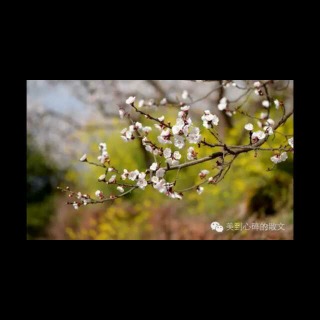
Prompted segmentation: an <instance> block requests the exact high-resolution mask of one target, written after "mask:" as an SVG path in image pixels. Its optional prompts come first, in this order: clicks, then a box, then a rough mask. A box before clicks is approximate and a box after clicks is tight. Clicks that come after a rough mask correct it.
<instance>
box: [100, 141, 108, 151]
mask: <svg viewBox="0 0 320 320" xmlns="http://www.w3.org/2000/svg"><path fill="white" fill-rule="evenodd" d="M99 150H100V151H101V152H103V151H107V144H106V143H100V144H99Z"/></svg>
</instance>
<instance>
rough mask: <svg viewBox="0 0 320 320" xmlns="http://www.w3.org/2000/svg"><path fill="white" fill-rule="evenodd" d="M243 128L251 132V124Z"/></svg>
mask: <svg viewBox="0 0 320 320" xmlns="http://www.w3.org/2000/svg"><path fill="white" fill-rule="evenodd" d="M244 128H245V129H246V130H248V131H252V130H253V124H251V123H248V124H246V125H245V127H244Z"/></svg>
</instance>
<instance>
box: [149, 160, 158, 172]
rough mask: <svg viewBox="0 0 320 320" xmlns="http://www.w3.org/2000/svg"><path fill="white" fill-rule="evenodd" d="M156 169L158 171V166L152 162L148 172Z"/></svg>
mask: <svg viewBox="0 0 320 320" xmlns="http://www.w3.org/2000/svg"><path fill="white" fill-rule="evenodd" d="M157 169H158V164H157V163H156V162H154V163H153V164H152V166H151V167H150V170H151V171H157Z"/></svg>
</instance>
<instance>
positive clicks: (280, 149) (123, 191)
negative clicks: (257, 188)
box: [58, 80, 294, 210]
mask: <svg viewBox="0 0 320 320" xmlns="http://www.w3.org/2000/svg"><path fill="white" fill-rule="evenodd" d="M188 81H195V82H214V81H218V82H219V86H218V87H216V88H215V89H214V90H212V91H210V93H209V94H211V93H212V92H213V91H216V90H219V89H221V88H228V87H236V88H238V89H239V90H243V94H242V95H241V96H240V97H239V98H238V99H236V100H234V101H229V100H228V99H227V97H222V98H221V100H220V102H219V105H218V110H219V112H221V113H222V114H223V115H224V116H227V117H233V116H234V115H236V114H239V115H241V116H243V117H246V118H247V119H248V123H247V124H246V125H245V126H244V128H243V130H244V132H247V136H248V143H247V144H245V145H227V144H226V143H225V141H223V139H222V138H221V137H220V135H219V133H218V130H217V127H218V126H219V122H220V119H219V114H212V113H211V111H210V110H206V111H204V113H203V115H202V117H201V120H202V127H201V128H199V127H197V126H195V125H194V123H193V120H192V119H191V116H190V110H191V108H193V105H194V104H195V103H198V102H200V101H201V100H204V99H205V98H207V96H208V95H206V96H205V97H202V98H200V99H198V100H193V99H192V98H191V97H190V96H189V93H188V91H184V92H183V94H182V100H183V101H181V102H179V103H177V104H176V105H175V107H176V108H177V118H176V123H175V124H172V123H170V122H169V121H166V118H165V116H162V117H160V118H157V117H154V116H153V115H152V114H151V112H149V111H148V110H149V109H150V107H152V106H157V107H161V106H166V105H168V104H170V105H172V102H168V100H167V99H166V98H165V97H164V98H163V99H162V100H159V101H158V102H157V101H155V100H154V99H150V100H149V101H146V100H140V101H138V100H137V98H136V97H134V96H131V97H129V98H128V99H127V100H126V106H120V107H119V116H120V118H121V119H124V118H127V119H128V120H129V121H130V124H131V125H130V126H129V127H128V128H124V129H123V130H122V131H121V133H120V135H121V138H122V139H123V143H130V142H131V141H133V140H136V139H140V140H141V142H142V145H143V146H144V148H145V150H146V151H147V152H149V153H150V154H152V157H153V159H154V162H153V164H152V165H151V166H150V167H149V168H145V170H144V171H142V172H140V171H138V170H134V171H130V172H129V171H128V170H127V169H126V168H115V167H114V166H112V161H111V159H112V155H110V154H109V153H108V151H107V145H106V143H100V145H99V151H100V156H99V157H98V159H97V160H98V162H93V161H91V160H89V158H88V156H87V154H84V155H83V156H82V157H81V159H80V161H81V162H83V163H87V164H89V165H94V166H98V167H101V168H102V169H103V170H104V174H102V175H101V176H100V177H97V179H98V181H99V182H101V183H102V184H104V185H105V186H106V185H116V186H117V191H118V194H111V195H106V194H105V191H100V190H97V191H96V193H95V197H91V196H90V195H87V194H82V193H81V192H74V191H72V190H70V188H69V187H66V188H58V189H60V190H61V191H62V192H66V193H68V194H69V197H70V198H76V200H75V201H71V202H68V203H67V204H70V205H73V206H74V208H75V209H76V210H78V209H79V207H80V206H82V205H89V204H101V203H105V202H108V201H114V200H116V199H118V198H122V197H125V196H126V195H128V194H130V193H131V192H134V191H135V190H137V189H142V190H145V189H146V188H148V187H150V188H154V189H155V192H160V193H162V194H163V195H164V196H167V197H170V198H172V199H178V200H182V199H183V196H184V194H185V193H186V192H192V191H193V192H197V193H198V194H199V195H201V194H202V192H203V191H204V187H205V186H206V185H207V186H208V187H210V185H216V184H218V183H220V182H221V181H222V180H223V179H224V177H225V176H226V175H227V174H228V173H229V171H230V169H231V167H232V165H233V163H234V161H236V160H237V158H238V156H239V155H240V154H244V153H247V154H249V153H254V156H255V157H256V156H257V155H258V152H269V153H270V161H271V163H272V164H273V167H272V168H268V170H273V168H274V167H275V166H276V165H277V164H279V163H281V162H284V161H286V160H287V159H288V154H289V153H293V151H294V142H293V136H292V135H284V134H282V133H280V132H279V131H278V129H279V128H280V127H281V126H283V125H284V124H285V123H286V122H287V120H288V119H289V118H290V117H292V116H293V113H294V110H293V109H290V110H289V109H288V108H287V107H286V105H285V103H284V102H283V101H280V100H279V99H276V98H274V97H273V96H272V95H271V94H270V92H271V89H272V88H273V86H274V85H275V84H276V83H277V81H280V80H241V81H245V84H246V85H245V86H240V85H239V82H238V81H237V80H188ZM285 89H286V87H284V88H280V89H279V88H278V89H277V90H280V91H281V90H285ZM253 94H254V95H257V96H258V97H259V99H260V98H261V108H262V109H263V110H264V112H262V113H261V115H260V117H256V116H254V115H253V114H251V113H250V110H246V111H244V107H245V105H246V104H247V102H248V100H249V97H250V96H251V95H253ZM241 99H244V102H243V103H241V105H240V106H236V103H237V102H238V101H240V100H241ZM186 101H187V102H186ZM272 108H274V109H275V110H276V114H277V119H275V120H274V119H271V117H270V112H271V109H272ZM132 113H137V114H139V115H140V116H142V117H145V119H147V120H148V121H150V126H143V125H142V123H140V122H138V121H135V120H134V119H133V117H132ZM152 130H157V131H158V132H159V133H158V138H157V140H156V141H152V140H151V139H150V138H149V133H150V132H151V131H152ZM204 130H205V131H208V132H209V133H210V134H211V135H212V139H213V141H210V142H209V141H207V140H206V139H205V138H203V134H202V132H203V131H204ZM275 135H281V136H282V137H283V143H282V144H281V145H277V146H274V145H272V141H273V137H274V136H275ZM265 144H268V146H267V147H265V146H264V145H265ZM202 147H204V148H209V149H210V150H212V152H211V154H210V155H209V156H206V157H203V158H199V157H198V151H197V149H199V148H202ZM182 159H186V160H185V161H182ZM205 162H212V163H214V165H213V167H212V170H211V171H208V170H201V168H199V179H200V182H199V183H198V184H196V185H192V186H190V187H188V188H187V189H183V190H179V189H178V188H177V186H178V180H179V172H180V171H181V170H183V169H185V168H188V167H191V166H199V167H200V165H201V164H202V163H205ZM169 171H176V172H177V174H176V178H175V179H174V180H173V181H169V179H168V178H167V173H168V172H169ZM101 189H102V188H101Z"/></svg>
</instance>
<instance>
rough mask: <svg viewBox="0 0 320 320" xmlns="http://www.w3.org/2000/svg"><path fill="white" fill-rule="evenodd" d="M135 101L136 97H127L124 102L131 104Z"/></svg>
mask: <svg viewBox="0 0 320 320" xmlns="http://www.w3.org/2000/svg"><path fill="white" fill-rule="evenodd" d="M135 101H136V97H129V98H128V99H127V101H126V104H130V105H131V104H133V103H134V102H135Z"/></svg>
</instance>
